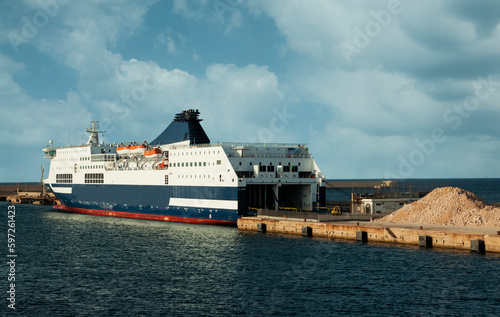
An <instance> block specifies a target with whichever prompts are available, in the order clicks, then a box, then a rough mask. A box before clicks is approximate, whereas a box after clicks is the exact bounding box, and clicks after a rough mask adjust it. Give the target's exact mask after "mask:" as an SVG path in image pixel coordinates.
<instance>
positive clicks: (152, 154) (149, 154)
mask: <svg viewBox="0 0 500 317" xmlns="http://www.w3.org/2000/svg"><path fill="white" fill-rule="evenodd" d="M162 155H163V153H162V152H161V150H160V149H159V148H157V147H155V148H154V149H151V150H146V151H144V157H145V158H147V159H159V158H160V157H161V156H162Z"/></svg>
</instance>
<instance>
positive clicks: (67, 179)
mask: <svg viewBox="0 0 500 317" xmlns="http://www.w3.org/2000/svg"><path fill="white" fill-rule="evenodd" d="M56 183H73V174H56Z"/></svg>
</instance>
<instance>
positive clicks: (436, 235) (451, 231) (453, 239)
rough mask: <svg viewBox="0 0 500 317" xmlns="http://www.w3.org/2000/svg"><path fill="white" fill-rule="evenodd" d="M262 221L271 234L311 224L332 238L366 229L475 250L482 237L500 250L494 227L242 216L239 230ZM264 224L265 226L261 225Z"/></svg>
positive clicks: (372, 236)
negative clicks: (475, 241)
mask: <svg viewBox="0 0 500 317" xmlns="http://www.w3.org/2000/svg"><path fill="white" fill-rule="evenodd" d="M258 224H265V231H266V232H269V233H281V234H293V235H305V234H304V229H303V227H306V228H307V227H309V228H310V229H308V230H309V232H308V235H310V236H312V237H324V238H332V239H348V240H359V232H365V238H366V240H367V241H366V242H384V243H392V244H406V245H417V246H418V245H421V246H422V244H421V243H422V236H424V237H427V239H428V241H430V245H427V247H439V248H452V249H464V250H471V241H473V240H479V241H480V242H481V243H482V244H483V245H484V249H483V252H484V251H485V252H500V235H499V234H498V233H497V232H495V231H493V230H491V229H490V230H484V232H481V230H479V231H478V232H472V231H476V230H477V229H476V228H474V229H473V230H471V232H465V231H464V229H463V228H459V229H457V227H450V228H438V229H436V228H429V227H427V228H426V227H422V229H420V227H416V228H408V227H404V226H398V225H397V224H394V225H392V224H391V225H378V224H377V223H372V222H369V223H366V222H352V223H351V222H349V223H321V222H302V221H289V220H276V219H265V218H258V217H244V218H240V219H238V229H239V230H243V231H259V228H258V226H259V225H258ZM260 226H262V225H260ZM261 230H262V229H261Z"/></svg>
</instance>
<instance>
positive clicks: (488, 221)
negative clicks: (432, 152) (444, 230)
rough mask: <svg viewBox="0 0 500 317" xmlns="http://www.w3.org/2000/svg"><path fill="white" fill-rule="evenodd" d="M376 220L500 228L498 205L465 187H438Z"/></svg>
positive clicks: (499, 209) (499, 208)
mask: <svg viewBox="0 0 500 317" xmlns="http://www.w3.org/2000/svg"><path fill="white" fill-rule="evenodd" d="M377 221H383V222H396V223H410V224H422V225H425V224H428V225H429V224H430V225H448V226H462V227H487V228H500V207H497V206H495V205H490V204H487V203H485V202H484V201H483V200H482V199H481V198H479V197H478V196H476V195H475V194H473V193H471V192H468V191H466V190H463V189H460V188H456V187H441V188H436V189H435V190H433V191H432V192H430V193H429V194H427V195H426V196H425V197H424V198H422V199H420V200H418V201H416V202H414V203H412V204H409V205H406V206H404V207H403V208H401V209H399V210H397V211H395V212H393V213H392V214H390V215H388V216H385V217H383V218H380V219H379V220H377Z"/></svg>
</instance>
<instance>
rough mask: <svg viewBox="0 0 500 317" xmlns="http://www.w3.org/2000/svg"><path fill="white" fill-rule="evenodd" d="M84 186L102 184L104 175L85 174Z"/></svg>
mask: <svg viewBox="0 0 500 317" xmlns="http://www.w3.org/2000/svg"><path fill="white" fill-rule="evenodd" d="M85 183H86V184H103V183H104V174H103V173H88V174H85Z"/></svg>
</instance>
